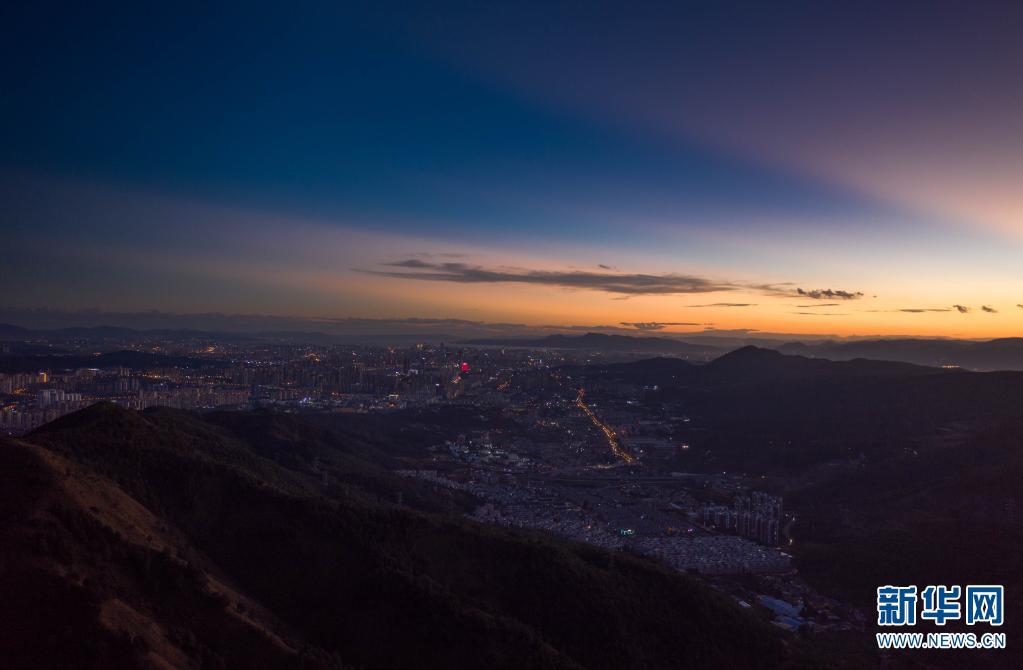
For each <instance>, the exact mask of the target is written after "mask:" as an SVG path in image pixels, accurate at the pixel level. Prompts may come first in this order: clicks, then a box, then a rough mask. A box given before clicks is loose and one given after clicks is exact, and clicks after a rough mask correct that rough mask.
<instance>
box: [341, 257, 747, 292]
mask: <svg viewBox="0 0 1023 670" xmlns="http://www.w3.org/2000/svg"><path fill="white" fill-rule="evenodd" d="M385 265H386V266H388V267H394V268H401V269H402V270H409V271H407V272H405V271H390V270H362V269H358V268H355V271H356V272H362V273H365V274H371V275H376V276H380V277H391V278H394V279H415V280H420V281H444V282H455V283H460V284H499V283H516V284H534V285H541V286H558V287H561V288H567V289H588V290H592V291H604V292H606V293H617V294H619V295H623V296H634V295H672V294H683V293H714V292H717V291H735V290H739V289H741V288H746V287H744V286H741V285H739V284H735V283H730V282H721V281H716V280H712V279H707V278H705V277H697V276H693V275H683V274H674V273H670V274H640V273H633V274H626V273H617V272H587V271H581V270H572V271H556V270H526V269H521V268H496V269H492V268H484V267H481V266H478V265H469V264H467V263H454V262H452V263H431V262H427V261H424V260H422V259H419V258H409V259H406V260H402V261H397V262H394V263H386V264H385Z"/></svg>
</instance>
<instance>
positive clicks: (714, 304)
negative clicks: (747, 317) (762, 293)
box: [689, 302, 757, 307]
mask: <svg viewBox="0 0 1023 670" xmlns="http://www.w3.org/2000/svg"><path fill="white" fill-rule="evenodd" d="M756 306H757V303H755V302H712V303H710V304H709V305H689V307H756Z"/></svg>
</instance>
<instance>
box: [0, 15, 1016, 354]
mask: <svg viewBox="0 0 1023 670" xmlns="http://www.w3.org/2000/svg"><path fill="white" fill-rule="evenodd" d="M68 4H70V3H68ZM147 4H148V3H124V4H116V3H112V4H108V3H97V4H89V5H82V6H61V4H59V3H52V2H39V3H8V5H5V6H4V7H3V8H2V9H0V25H3V26H4V33H5V36H4V39H3V40H2V41H0V78H2V84H3V87H2V90H3V95H2V96H0V122H2V123H0V217H2V218H0V232H2V235H3V239H4V240H5V244H4V245H3V249H2V250H0V260H2V264H3V267H4V271H3V276H2V277H0V280H2V282H3V287H4V295H3V298H0V315H14V316H15V317H17V315H18V314H22V315H24V314H29V313H41V312H40V310H42V311H43V312H46V313H49V314H51V315H54V314H74V313H78V312H81V313H87V314H91V315H95V314H96V313H97V312H98V313H100V314H103V313H109V314H111V315H113V314H128V313H145V314H154V313H158V314H168V315H172V314H176V315H187V314H231V315H247V316H253V315H265V316H267V317H270V316H272V317H275V318H278V319H285V320H286V319H303V320H306V321H303V323H306V322H307V321H308V320H313V321H314V322H315V321H317V320H319V321H325V320H340V321H334V322H346V321H345V320H347V322H354V321H357V320H363V321H359V322H360V323H363V322H366V323H371V324H379V326H380V327H381V328H388V327H391V326H389V325H388V324H394V323H406V324H407V323H413V324H415V323H425V322H430V323H447V324H453V323H466V324H477V325H481V326H487V328H488V329H489V330H494V331H500V330H501V329H502V327H504V326H508V327H509V328H510V329H512V330H514V331H515V332H520V331H522V330H523V329H525V330H529V329H538V330H558V329H563V330H565V331H568V332H571V331H574V330H587V329H598V330H605V331H608V332H611V331H614V332H626V333H628V332H636V333H643V334H661V335H668V334H670V335H675V336H678V335H684V334H687V333H689V334H692V333H702V332H705V331H722V332H753V333H755V332H764V333H767V332H771V333H802V334H808V335H813V334H832V335H837V336H854V335H855V336H869V335H881V336H896V335H914V336H943V337H973V338H988V337H1004V336H1018V335H1023V327H1021V326H1023V262H1021V259H1023V81H1021V74H1020V73H1021V72H1023V41H1021V40H1019V39H1018V36H1019V35H1020V34H1023V5H1020V4H1019V3H997V2H978V3H965V2H955V3H953V2H926V3H922V2H920V3H918V2H899V3H891V2H885V3H870V2H855V3H838V2H835V3H820V2H778V3H764V2H756V3H735V2H698V3H686V2H672V3H618V4H612V3H599V2H588V3H550V2H547V3H524V2H517V3H445V2H431V3H421V4H411V3H409V4H402V3H321V4H315V3H289V4H288V6H286V7H285V6H282V5H280V4H272V5H271V4H267V5H261V4H259V3H244V4H238V5H234V6H231V5H227V4H225V5H220V6H218V7H216V8H214V7H211V6H209V5H208V3H197V4H188V3H162V4H160V5H158V6H146V5H147ZM384 4H387V7H386V9H383V8H382V7H381V6H382V5H384ZM637 4H641V5H642V6H641V7H637V6H636V5H637ZM409 320H411V321H409ZM424 320H427V321H424ZM428 320H432V321H428ZM512 326H513V328H512Z"/></svg>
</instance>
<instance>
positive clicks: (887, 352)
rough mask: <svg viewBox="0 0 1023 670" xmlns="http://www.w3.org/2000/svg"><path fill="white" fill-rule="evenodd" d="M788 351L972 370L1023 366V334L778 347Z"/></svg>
mask: <svg viewBox="0 0 1023 670" xmlns="http://www.w3.org/2000/svg"><path fill="white" fill-rule="evenodd" d="M776 348H777V349H778V350H779V351H782V352H784V353H787V354H799V355H802V356H814V357H817V358H827V359H830V360H834V361H844V360H850V359H853V358H872V359H875V360H885V361H904V362H906V363H915V364H917V365H930V366H942V365H958V366H960V367H964V368H969V369H971V370H1023V338H1020V337H1009V338H1002V339H997V340H987V341H982V342H978V341H972V340H945V339H931V340H924V339H898V340H896V339H891V340H888V339H883V340H855V341H849V342H835V341H826V342H818V343H809V344H805V343H802V342H789V343H786V344H782V345H780V346H778V347H776Z"/></svg>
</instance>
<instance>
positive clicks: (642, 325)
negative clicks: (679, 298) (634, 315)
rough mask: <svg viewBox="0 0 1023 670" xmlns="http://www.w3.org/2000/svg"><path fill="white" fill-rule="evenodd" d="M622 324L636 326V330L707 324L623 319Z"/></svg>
mask: <svg viewBox="0 0 1023 670" xmlns="http://www.w3.org/2000/svg"><path fill="white" fill-rule="evenodd" d="M621 325H623V326H629V327H631V328H635V329H636V330H664V329H665V328H667V327H668V326H705V325H707V324H704V323H688V322H680V321H645V322H644V321H640V322H630V321H622V322H621Z"/></svg>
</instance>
